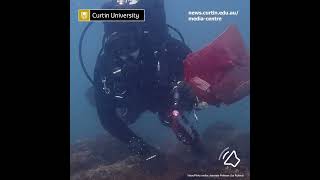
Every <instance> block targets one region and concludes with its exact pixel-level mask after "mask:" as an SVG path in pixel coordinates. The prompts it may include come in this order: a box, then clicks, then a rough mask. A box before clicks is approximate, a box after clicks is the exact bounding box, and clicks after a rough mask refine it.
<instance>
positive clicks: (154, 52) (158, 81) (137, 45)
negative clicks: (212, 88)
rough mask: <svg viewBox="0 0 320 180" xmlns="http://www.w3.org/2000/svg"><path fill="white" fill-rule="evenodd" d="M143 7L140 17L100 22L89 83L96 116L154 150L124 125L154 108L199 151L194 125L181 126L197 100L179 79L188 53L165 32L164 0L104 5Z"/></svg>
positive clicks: (132, 142)
mask: <svg viewBox="0 0 320 180" xmlns="http://www.w3.org/2000/svg"><path fill="white" fill-rule="evenodd" d="M117 8H121V9H125V8H130V9H139V8H141V9H142V8H143V9H145V18H146V21H145V22H144V23H141V22H131V23H128V22H126V23H121V22H106V23H104V33H105V34H104V38H103V48H102V50H101V51H100V53H99V56H98V59H97V62H96V65H95V70H94V80H93V81H94V86H95V101H96V107H97V111H98V116H99V119H100V121H101V124H102V126H103V127H104V129H106V130H107V131H108V132H109V133H110V134H111V135H112V136H114V137H116V138H118V139H119V140H120V141H122V142H124V143H126V144H128V146H129V149H130V150H131V151H132V152H133V153H136V154H139V155H142V156H150V155H153V154H154V153H158V151H157V150H156V149H155V148H153V147H152V146H151V145H149V144H147V143H146V142H145V141H144V140H143V139H142V138H141V137H138V136H137V135H136V134H135V133H134V132H133V131H132V130H131V129H130V128H129V127H128V125H129V124H132V123H134V122H135V121H136V120H137V119H138V118H139V116H140V115H141V114H142V113H143V112H145V111H151V112H153V113H156V114H158V117H159V119H160V120H161V122H162V123H163V124H164V125H166V126H168V127H170V128H172V130H173V132H174V133H175V134H176V136H177V138H178V140H180V141H181V142H183V143H184V144H186V145H190V146H191V147H192V149H194V150H196V151H199V152H200V151H201V148H202V146H201V141H200V138H199V134H198V132H197V131H196V130H195V128H194V127H190V126H184V125H182V124H183V123H182V122H184V123H186V124H188V119H187V118H186V117H185V115H183V113H184V112H191V111H192V110H194V107H195V106H196V105H197V99H196V96H194V95H193V94H192V91H191V88H190V87H188V85H186V84H185V83H184V82H183V60H184V59H185V58H186V56H187V55H188V54H189V53H191V50H190V48H189V47H187V46H186V45H185V44H184V43H183V42H182V41H179V40H177V39H175V38H173V37H172V36H171V35H170V34H169V32H168V26H167V24H166V17H165V11H164V3H163V0H141V1H135V3H133V1H130V2H129V1H112V2H110V3H107V4H105V5H104V6H103V9H117Z"/></svg>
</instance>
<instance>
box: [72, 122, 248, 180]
mask: <svg viewBox="0 0 320 180" xmlns="http://www.w3.org/2000/svg"><path fill="white" fill-rule="evenodd" d="M249 137H250V136H249V133H243V132H240V131H238V130H237V129H236V128H234V127H232V126H231V125H229V124H226V123H223V122H218V123H215V124H212V125H211V126H209V127H208V128H207V129H206V130H205V131H204V133H203V134H202V139H203V144H204V145H205V149H206V152H207V154H206V156H203V157H202V158H199V157H198V156H196V155H195V154H193V153H192V152H191V149H190V147H188V146H185V145H183V144H182V143H178V144H177V145H176V147H175V148H174V150H173V151H172V152H171V153H165V154H163V156H162V158H160V159H161V161H153V162H152V161H147V162H146V161H142V159H140V158H138V157H136V156H132V155H131V154H130V152H129V150H128V148H127V146H126V145H125V144H123V143H121V142H120V141H118V140H117V139H115V138H113V137H112V136H110V135H106V134H103V135H99V136H97V137H96V138H95V139H92V140H89V139H86V140H82V141H79V142H77V143H75V144H73V145H71V156H70V163H71V164H70V165H71V174H70V179H71V180H89V179H90V180H109V179H110V180H127V179H130V180H132V179H133V180H134V179H137V180H138V179H139V180H150V179H151V180H160V179H161V180H162V179H169V180H184V179H188V180H190V179H203V177H191V176H192V175H219V176H220V177H215V179H226V177H227V176H236V175H237V179H244V180H247V179H250V164H249V160H250V155H249V152H250V149H249V147H250V146H249V145H250V138H249ZM226 146H230V149H231V148H235V149H236V150H237V154H238V156H239V157H240V158H241V163H239V165H238V166H237V167H236V168H233V167H231V166H224V165H223V162H221V161H218V156H219V154H220V153H221V151H222V150H223V148H225V147H226ZM154 159H156V158H154Z"/></svg>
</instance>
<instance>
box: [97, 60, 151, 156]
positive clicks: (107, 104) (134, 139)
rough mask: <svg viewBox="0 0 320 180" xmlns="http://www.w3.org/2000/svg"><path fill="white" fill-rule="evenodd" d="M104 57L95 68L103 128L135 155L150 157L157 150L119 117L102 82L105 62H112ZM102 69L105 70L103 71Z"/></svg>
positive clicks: (112, 99) (98, 105) (106, 65)
mask: <svg viewBox="0 0 320 180" xmlns="http://www.w3.org/2000/svg"><path fill="white" fill-rule="evenodd" d="M102 57H103V56H102ZM102 57H100V58H98V61H97V64H96V67H95V73H94V82H95V88H96V89H95V99H96V107H97V112H98V116H99V119H100V122H101V124H102V126H103V128H104V129H105V130H106V131H108V132H109V133H110V134H111V135H112V136H114V137H115V138H117V139H119V140H120V141H122V142H124V143H126V144H128V146H129V149H130V150H131V151H132V152H133V153H135V154H139V155H141V156H148V155H149V154H151V153H155V152H156V150H155V149H154V148H153V147H152V146H150V145H148V144H147V143H146V142H144V141H143V139H142V138H140V137H138V136H137V135H136V134H135V133H134V132H133V131H132V130H131V129H130V128H129V127H128V126H127V124H126V123H125V122H124V121H123V120H121V119H120V118H119V116H117V114H116V107H115V106H116V104H115V101H114V98H113V97H112V96H111V95H109V94H108V93H107V92H108V90H106V88H105V86H104V83H103V82H102V81H103V80H104V78H105V77H104V75H105V69H106V68H105V67H108V64H106V63H105V62H110V61H102V59H103V58H102ZM102 67H104V68H103V69H102Z"/></svg>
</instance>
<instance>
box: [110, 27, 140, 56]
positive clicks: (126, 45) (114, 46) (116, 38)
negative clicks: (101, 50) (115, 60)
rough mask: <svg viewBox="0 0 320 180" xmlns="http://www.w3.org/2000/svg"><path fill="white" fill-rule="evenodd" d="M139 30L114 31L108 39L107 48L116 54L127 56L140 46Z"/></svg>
mask: <svg viewBox="0 0 320 180" xmlns="http://www.w3.org/2000/svg"><path fill="white" fill-rule="evenodd" d="M140 41H141V38H140V36H139V34H137V32H126V33H124V32H113V33H112V34H111V35H110V36H109V37H108V39H107V42H106V44H105V45H106V48H105V49H108V50H110V51H112V52H111V53H112V54H114V55H116V56H126V55H129V54H131V53H133V52H135V51H136V50H137V49H139V48H140V46H139V42H140Z"/></svg>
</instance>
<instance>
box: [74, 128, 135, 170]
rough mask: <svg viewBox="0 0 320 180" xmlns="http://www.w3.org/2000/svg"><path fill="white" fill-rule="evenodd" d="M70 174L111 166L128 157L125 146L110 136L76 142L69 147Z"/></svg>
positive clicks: (99, 136)
mask: <svg viewBox="0 0 320 180" xmlns="http://www.w3.org/2000/svg"><path fill="white" fill-rule="evenodd" d="M70 149H71V151H70V174H71V175H72V174H74V173H76V172H77V171H80V170H86V169H89V168H93V167H96V166H98V165H99V164H102V163H103V164H105V165H108V164H113V163H115V162H116V161H119V160H121V159H124V158H126V157H128V156H129V155H130V153H129V150H128V148H127V146H126V145H125V144H123V143H121V142H120V141H119V140H117V139H115V138H113V137H112V136H110V135H106V134H102V135H98V136H97V137H96V138H95V139H91V140H89V139H84V140H80V141H77V142H76V143H74V144H73V145H71V147H70Z"/></svg>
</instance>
